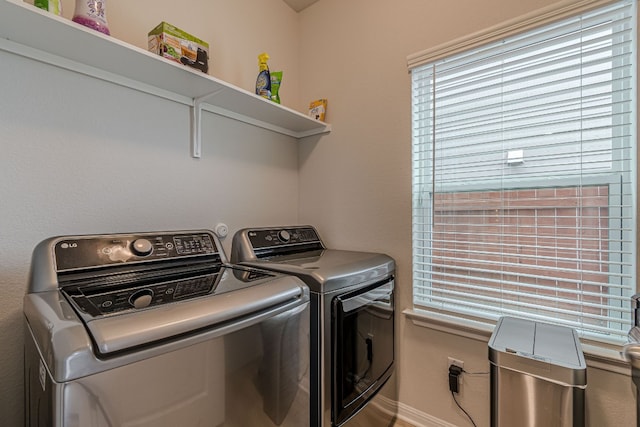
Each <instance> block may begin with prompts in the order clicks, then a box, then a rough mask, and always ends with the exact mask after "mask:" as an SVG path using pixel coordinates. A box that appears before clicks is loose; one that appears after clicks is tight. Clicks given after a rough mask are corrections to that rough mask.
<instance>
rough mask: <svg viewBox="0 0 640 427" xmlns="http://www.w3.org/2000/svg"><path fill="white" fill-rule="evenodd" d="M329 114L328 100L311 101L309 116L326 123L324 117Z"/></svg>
mask: <svg viewBox="0 0 640 427" xmlns="http://www.w3.org/2000/svg"><path fill="white" fill-rule="evenodd" d="M326 112H327V100H326V99H324V98H323V99H318V100H315V101H311V103H310V104H309V116H310V117H312V118H314V119H316V120H320V121H321V122H324V116H325V113H326Z"/></svg>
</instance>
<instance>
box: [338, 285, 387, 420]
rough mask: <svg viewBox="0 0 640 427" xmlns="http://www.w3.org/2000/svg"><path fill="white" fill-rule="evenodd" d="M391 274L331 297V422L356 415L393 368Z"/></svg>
mask: <svg viewBox="0 0 640 427" xmlns="http://www.w3.org/2000/svg"><path fill="white" fill-rule="evenodd" d="M393 287H394V281H393V278H390V279H387V280H386V281H384V282H378V283H376V284H374V285H372V286H368V287H365V288H362V289H358V290H357V291H354V292H350V293H347V294H344V295H341V296H338V297H336V298H334V299H333V302H332V320H333V322H332V323H333V328H332V340H333V344H334V347H333V348H334V352H333V354H332V361H331V362H332V363H331V366H332V371H333V372H332V374H333V375H332V382H333V384H332V400H333V405H332V406H333V410H332V414H333V415H332V416H333V423H334V425H336V426H338V425H340V424H342V423H344V422H345V421H347V420H348V419H349V418H351V417H352V416H353V415H355V414H356V413H357V412H358V411H359V410H360V409H361V408H362V407H363V406H364V405H365V404H366V403H367V402H368V401H369V399H371V398H372V397H373V396H374V395H375V393H376V392H377V391H378V390H379V389H380V388H381V387H382V386H383V385H384V383H385V382H386V381H387V379H389V376H391V373H392V372H393V362H394V332H393V331H394V301H393Z"/></svg>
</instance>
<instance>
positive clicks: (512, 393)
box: [489, 317, 587, 427]
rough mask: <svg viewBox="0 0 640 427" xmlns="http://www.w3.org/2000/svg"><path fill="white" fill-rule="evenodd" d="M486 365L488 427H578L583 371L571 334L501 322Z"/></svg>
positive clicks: (571, 331) (509, 320) (514, 321)
mask: <svg viewBox="0 0 640 427" xmlns="http://www.w3.org/2000/svg"><path fill="white" fill-rule="evenodd" d="M489 362H490V364H491V426H492V427H512V426H519V427H570V426H571V427H584V425H585V405H584V402H585V397H584V395H585V389H586V387H587V365H586V363H585V361H584V355H583V353H582V348H581V346H580V341H579V339H578V334H577V333H576V331H575V330H574V329H571V328H567V327H563V326H556V325H550V324H547V323H541V322H534V321H530V320H523V319H516V318H513V317H502V318H501V319H500V320H499V321H498V324H497V325H496V328H495V330H494V331H493V334H492V335H491V339H490V340H489Z"/></svg>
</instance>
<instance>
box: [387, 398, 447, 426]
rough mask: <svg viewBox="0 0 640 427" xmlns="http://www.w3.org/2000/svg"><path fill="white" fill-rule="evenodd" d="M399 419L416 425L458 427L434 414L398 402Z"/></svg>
mask: <svg viewBox="0 0 640 427" xmlns="http://www.w3.org/2000/svg"><path fill="white" fill-rule="evenodd" d="M397 417H398V419H399V420H402V421H405V422H407V423H409V424H411V425H414V426H416V427H457V426H456V425H455V424H451V423H448V422H446V421H443V420H441V419H439V418H436V417H434V416H432V415H429V414H425V413H424V412H421V411H418V410H417V409H415V408H412V407H411V406H409V405H405V404H404V403H400V402H398V415H397Z"/></svg>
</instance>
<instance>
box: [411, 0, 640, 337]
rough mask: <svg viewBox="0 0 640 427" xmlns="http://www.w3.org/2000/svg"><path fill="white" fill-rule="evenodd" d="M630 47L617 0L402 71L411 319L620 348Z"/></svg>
mask: <svg viewBox="0 0 640 427" xmlns="http://www.w3.org/2000/svg"><path fill="white" fill-rule="evenodd" d="M635 37H636V32H635V2H633V1H619V2H616V3H614V4H609V5H608V6H605V7H603V8H600V9H597V10H591V11H588V12H585V13H582V14H580V15H578V16H573V17H569V18H565V19H563V20H562V21H560V22H555V23H552V24H545V25H543V26H538V27H537V28H534V29H528V30H527V31H526V32H522V33H520V34H517V35H513V36H510V37H506V38H505V37H502V38H500V39H496V40H495V41H493V42H491V43H490V44H486V45H476V46H475V47H473V48H471V49H469V50H466V51H462V52H461V51H455V49H454V53H453V54H452V55H449V56H443V57H439V58H435V59H433V60H429V61H426V63H424V62H425V61H422V62H423V63H418V64H414V65H413V66H410V68H411V75H412V98H413V100H412V102H413V104H412V109H413V189H412V193H413V295H414V306H415V307H416V308H421V307H424V308H429V309H430V310H441V311H444V312H447V313H452V312H453V313H455V314H456V315H458V316H463V317H468V318H473V319H477V318H481V319H497V318H498V317H500V316H502V315H511V316H518V317H525V318H529V319H532V320H543V321H548V322H553V323H558V324H563V325H566V326H570V327H574V328H576V329H577V330H578V331H579V332H580V333H581V334H582V335H583V336H589V337H591V338H593V339H596V340H600V341H609V342H620V341H622V340H623V339H624V338H625V337H626V334H627V332H628V330H629V328H630V326H631V313H630V311H631V309H630V297H631V295H632V294H633V293H634V291H635V286H636V277H635V258H636V237H635V236H636V200H635V199H636V188H637V186H636V165H637V163H636V148H635V147H636V142H635V117H634V111H635V93H636V92H635V85H636V77H635V56H636V54H635V46H634V45H635V43H634V39H635Z"/></svg>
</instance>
